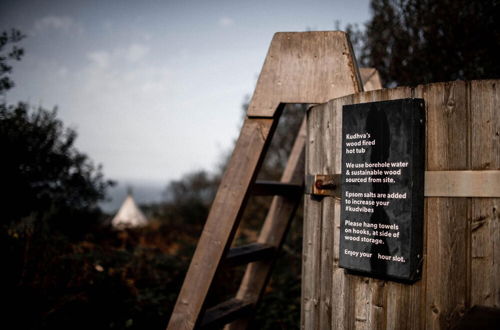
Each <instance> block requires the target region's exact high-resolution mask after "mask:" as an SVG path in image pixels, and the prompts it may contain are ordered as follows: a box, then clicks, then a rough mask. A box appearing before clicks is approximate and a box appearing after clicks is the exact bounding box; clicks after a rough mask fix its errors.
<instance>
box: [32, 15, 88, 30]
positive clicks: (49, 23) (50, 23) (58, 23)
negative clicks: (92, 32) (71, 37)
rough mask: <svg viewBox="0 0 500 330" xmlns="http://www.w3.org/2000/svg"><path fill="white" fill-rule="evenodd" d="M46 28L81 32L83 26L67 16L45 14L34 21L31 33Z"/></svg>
mask: <svg viewBox="0 0 500 330" xmlns="http://www.w3.org/2000/svg"><path fill="white" fill-rule="evenodd" d="M48 30H57V31H62V32H77V33H82V32H83V28H82V27H81V26H80V24H78V23H77V22H76V21H75V20H74V19H73V18H71V17H69V16H45V17H42V18H40V19H38V20H36V21H35V23H34V28H33V34H37V33H40V32H42V31H48Z"/></svg>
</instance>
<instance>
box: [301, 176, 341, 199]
mask: <svg viewBox="0 0 500 330" xmlns="http://www.w3.org/2000/svg"><path fill="white" fill-rule="evenodd" d="M305 179H306V180H305V181H306V186H305V192H306V194H309V195H313V196H333V197H336V198H340V197H341V194H342V192H341V189H340V188H341V176H340V174H314V175H311V174H308V175H306V178H305Z"/></svg>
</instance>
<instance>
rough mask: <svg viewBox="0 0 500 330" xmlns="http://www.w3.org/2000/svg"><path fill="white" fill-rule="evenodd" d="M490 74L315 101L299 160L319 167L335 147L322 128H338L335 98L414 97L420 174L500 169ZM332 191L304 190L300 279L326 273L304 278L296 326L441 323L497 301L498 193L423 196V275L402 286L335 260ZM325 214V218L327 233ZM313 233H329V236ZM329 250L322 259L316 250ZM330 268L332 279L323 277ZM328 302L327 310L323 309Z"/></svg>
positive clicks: (336, 220)
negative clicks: (421, 131) (420, 132)
mask: <svg viewBox="0 0 500 330" xmlns="http://www.w3.org/2000/svg"><path fill="white" fill-rule="evenodd" d="M498 83H499V81H474V82H460V81H457V82H450V83H437V84H431V85H424V86H418V87H416V88H396V89H385V90H375V91H371V92H364V93H359V94H356V95H350V96H347V97H342V98H337V99H334V100H331V101H329V102H327V103H325V104H321V105H318V106H316V107H314V108H312V109H311V110H310V111H309V113H308V120H309V123H308V135H309V137H308V144H307V151H306V154H307V159H306V168H307V170H308V171H325V170H327V168H326V167H325V164H328V162H330V161H332V159H335V154H339V153H340V142H336V143H335V145H330V143H331V141H333V139H332V138H331V137H327V135H328V134H338V133H333V132H338V131H340V128H337V129H332V128H330V127H329V124H331V123H332V120H331V118H333V117H335V115H336V114H335V113H336V112H337V113H341V110H342V105H343V104H352V103H363V102H370V101H383V100H391V99H398V98H406V97H419V98H424V100H425V103H426V114H427V129H426V170H427V171H429V173H431V172H432V171H477V170H482V171H496V170H498V169H499V168H500V161H499V158H500V149H499V148H500V133H499V132H500V122H499V116H500V95H499V91H498ZM338 125H340V124H338ZM339 127H340V126H339ZM308 173H309V174H334V173H335V171H334V173H330V172H316V173H311V172H308ZM457 173H463V172H457ZM483 173H484V172H483ZM490 173H491V172H490ZM455 174H456V173H455ZM465 175H472V176H474V175H477V173H474V174H470V172H467V173H466V174H465ZM495 175H496V174H495ZM490 178H491V177H490ZM492 178H493V180H496V179H495V178H496V177H495V176H492ZM495 183H497V182H494V183H493V185H494V184H495ZM497 184H500V182H498V183H497ZM474 185H476V186H479V185H478V184H477V183H474ZM472 188H473V187H472ZM331 200H332V198H331V197H325V198H324V199H322V200H316V201H314V200H311V199H310V198H309V200H308V201H307V203H306V205H308V206H309V208H308V209H306V212H310V213H306V219H305V227H304V230H305V235H304V239H306V237H308V240H307V241H306V240H305V241H304V269H303V281H307V282H311V281H313V280H320V281H325V282H324V284H323V282H322V283H319V284H314V285H313V284H311V283H305V282H303V290H304V298H307V300H305V299H304V301H303V304H304V305H305V304H306V303H308V304H309V305H308V308H303V309H304V311H303V319H304V320H305V321H307V323H306V322H304V320H303V323H302V326H303V328H312V329H315V328H318V326H319V324H321V325H322V326H321V328H325V327H323V325H324V324H326V322H330V320H331V326H330V327H328V328H331V329H424V328H425V329H448V328H450V327H453V326H455V325H457V324H458V322H459V321H460V318H461V317H462V316H463V315H464V314H465V313H466V312H467V311H468V310H469V309H470V308H471V307H472V306H475V305H485V306H490V307H498V306H499V303H500V266H499V264H500V253H499V252H498V250H499V247H500V230H499V227H500V226H499V223H500V221H499V211H498V209H499V200H500V199H499V198H450V197H448V198H446V197H444V198H443V197H426V198H425V215H424V265H423V274H422V279H421V280H420V281H418V282H416V283H415V284H411V285H408V284H401V283H396V282H389V281H382V280H378V279H372V278H367V277H362V276H355V275H349V274H347V273H345V272H344V270H343V269H340V268H338V256H339V251H338V239H339V232H338V230H339V225H340V214H339V212H338V213H337V212H336V211H335V210H336V206H335V205H334V203H332V202H331ZM311 206H312V207H311ZM327 209H328V210H327ZM327 214H328V215H327ZM319 218H321V222H320V221H319V220H318V219H319ZM325 220H329V221H330V222H332V223H333V235H331V232H332V230H331V229H330V228H329V227H328V226H325V224H324V221H325ZM318 228H321V229H322V230H318ZM315 229H316V230H315ZM306 230H307V231H308V233H307V235H306ZM322 235H331V236H332V239H331V241H333V244H331V241H329V240H328V239H326V238H323V237H322ZM317 237H321V240H319V241H316V242H321V243H316V247H314V239H317ZM311 242H312V246H309V245H311ZM306 254H307V255H306ZM328 254H331V256H332V257H331V258H330V259H328V257H323V256H326V255H328ZM325 263H331V265H330V264H325ZM308 267H311V268H308ZM330 270H331V271H332V276H331V280H328V279H325V273H326V272H328V271H330ZM317 272H319V276H318V273H317ZM304 287H305V288H304ZM314 290H316V292H317V293H316V295H315V294H314ZM322 290H331V294H330V300H329V301H327V300H325V299H324V298H323V297H324V291H322ZM316 297H317V298H320V299H316ZM310 301H318V302H319V306H317V307H316V309H317V310H315V309H314V308H311V307H310V306H314V305H312V304H311V303H310ZM323 301H324V302H325V303H324V304H325V306H323V307H322V304H323ZM326 302H329V303H330V304H331V306H330V305H327V304H326ZM327 311H329V312H331V316H327V315H324V314H325V313H324V312H327ZM307 313H310V315H308V314H307Z"/></svg>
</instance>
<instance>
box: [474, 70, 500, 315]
mask: <svg viewBox="0 0 500 330" xmlns="http://www.w3.org/2000/svg"><path fill="white" fill-rule="evenodd" d="M499 83H500V82H499V81H498V80H485V81H477V82H472V83H471V87H470V94H471V102H470V104H471V109H470V113H471V127H472V129H471V130H470V132H471V146H470V150H471V153H472V155H471V156H472V157H471V169H473V170H498V169H500V114H499V112H500V110H499V109H500V85H499ZM496 185H497V186H500V180H498V181H497V182H496ZM471 221H472V223H471V228H470V229H471V268H472V269H471V288H470V291H471V304H472V305H482V306H489V307H496V308H498V307H500V198H481V199H477V198H475V199H473V200H472V207H471Z"/></svg>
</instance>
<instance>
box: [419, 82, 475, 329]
mask: <svg viewBox="0 0 500 330" xmlns="http://www.w3.org/2000/svg"><path fill="white" fill-rule="evenodd" d="M421 89H422V95H423V97H424V99H425V103H426V110H427V164H426V169H427V170H428V171H434V170H466V169H468V163H469V157H470V155H469V156H468V155H467V151H468V149H467V146H468V134H467V133H468V119H469V111H468V90H467V87H466V84H465V83H464V82H453V83H439V84H433V85H428V86H422V87H421ZM469 207H470V203H469V201H468V200H463V199H457V198H428V199H427V210H426V217H427V219H428V221H427V229H428V231H427V235H428V236H427V255H426V256H425V259H426V270H425V271H426V272H427V275H428V276H427V283H426V286H427V289H426V304H425V306H424V308H425V309H426V319H425V325H426V327H427V328H430V329H445V328H449V327H451V326H452V325H455V324H456V322H457V321H458V319H459V318H460V317H461V316H463V314H464V313H465V311H466V308H467V307H469V306H468V304H467V276H468V257H467V255H468V253H467V250H468V244H469V240H468V229H469V223H468V211H469ZM451 283H453V288H452V287H450V284H451Z"/></svg>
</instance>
